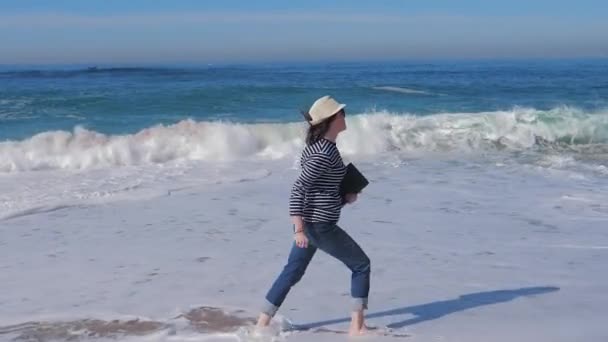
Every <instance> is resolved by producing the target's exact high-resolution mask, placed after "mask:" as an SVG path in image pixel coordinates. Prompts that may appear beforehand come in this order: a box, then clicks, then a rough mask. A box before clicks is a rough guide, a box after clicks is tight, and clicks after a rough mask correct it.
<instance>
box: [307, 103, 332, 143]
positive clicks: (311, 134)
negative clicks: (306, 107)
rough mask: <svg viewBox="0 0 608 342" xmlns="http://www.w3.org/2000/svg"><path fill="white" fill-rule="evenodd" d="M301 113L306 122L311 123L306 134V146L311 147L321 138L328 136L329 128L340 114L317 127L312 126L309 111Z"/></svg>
mask: <svg viewBox="0 0 608 342" xmlns="http://www.w3.org/2000/svg"><path fill="white" fill-rule="evenodd" d="M301 113H302V115H303V116H304V118H305V119H306V121H307V122H308V123H309V126H308V131H307V132H306V145H308V146H310V145H312V144H314V143H316V142H317V141H319V140H320V139H321V138H323V137H324V136H325V134H327V131H329V126H330V125H331V123H332V122H333V121H334V120H335V119H336V116H337V115H336V114H338V113H339V112H338V113H336V114H334V115H332V116H330V117H329V118H327V119H325V120H323V121H321V122H320V123H318V124H316V125H310V122H311V121H312V117H311V116H310V114H308V112H307V111H301Z"/></svg>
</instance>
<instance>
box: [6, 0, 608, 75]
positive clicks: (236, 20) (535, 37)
mask: <svg viewBox="0 0 608 342" xmlns="http://www.w3.org/2000/svg"><path fill="white" fill-rule="evenodd" d="M607 17H608V1H605V0H603V1H600V0H578V1H576V2H575V1H562V0H554V1H547V0H528V1H522V0H510V1H496V0H494V1H490V0H485V1H473V0H425V1H422V0H420V1H416V0H401V1H388V0H376V1H355V0H350V1H320V0H307V1H300V0H290V1H285V0H283V1H258V2H255V1H234V0H223V1H204V0H199V1H193V0H188V1H185V0H182V1H180V0H172V1H162V0H156V1H149V0H105V1H100V0H99V1H92V0H91V1H81V0H79V1H74V0H72V1H68V0H53V1H48V0H45V1H28V0H0V51H1V53H0V64H55V63H78V64H81V63H84V64H90V63H98V64H103V63H110V64H117V63H118V64H119V63H127V64H137V63H181V62H183V63H221V62H228V63H232V62H256V61H323V60H399V59H427V58H428V59H437V58H442V59H443V58H448V59H450V58H578V57H608V34H606V32H608V20H606V18H607Z"/></svg>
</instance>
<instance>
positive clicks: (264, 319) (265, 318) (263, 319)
mask: <svg viewBox="0 0 608 342" xmlns="http://www.w3.org/2000/svg"><path fill="white" fill-rule="evenodd" d="M270 319H271V317H270V316H269V315H267V314H265V313H261V314H260V317H259V318H258V323H257V324H256V326H257V327H258V328H263V327H267V326H268V324H270Z"/></svg>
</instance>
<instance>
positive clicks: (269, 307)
mask: <svg viewBox="0 0 608 342" xmlns="http://www.w3.org/2000/svg"><path fill="white" fill-rule="evenodd" d="M277 310H279V307H278V306H276V305H274V304H272V303H271V302H269V301H268V300H266V301H265V303H264V305H262V312H263V313H265V314H267V315H268V316H270V317H274V315H275V314H276V313H277Z"/></svg>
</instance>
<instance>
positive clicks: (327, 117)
mask: <svg viewBox="0 0 608 342" xmlns="http://www.w3.org/2000/svg"><path fill="white" fill-rule="evenodd" d="M344 107H346V105H345V104H341V105H339V106H338V107H337V108H336V110H335V111H334V112H333V113H332V114H330V115H328V116H326V117H324V118H318V119H316V120H312V121H308V123H309V124H310V125H311V126H314V125H318V124H320V123H321V122H323V121H325V120H327V119H329V118H331V117H332V116H334V115H336V114H338V113H339V112H340V111H341V110H342V109H344Z"/></svg>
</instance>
